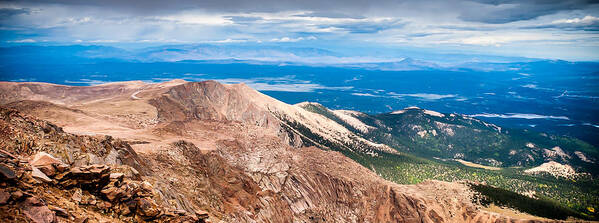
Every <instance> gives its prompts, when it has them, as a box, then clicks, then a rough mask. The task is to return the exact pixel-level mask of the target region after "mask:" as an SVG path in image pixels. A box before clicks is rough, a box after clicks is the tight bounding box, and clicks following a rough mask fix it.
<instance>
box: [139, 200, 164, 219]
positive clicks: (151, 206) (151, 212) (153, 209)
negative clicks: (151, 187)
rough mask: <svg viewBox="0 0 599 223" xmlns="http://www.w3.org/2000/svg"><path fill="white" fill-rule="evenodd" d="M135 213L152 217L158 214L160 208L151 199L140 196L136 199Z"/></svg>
mask: <svg viewBox="0 0 599 223" xmlns="http://www.w3.org/2000/svg"><path fill="white" fill-rule="evenodd" d="M137 214H139V215H140V216H143V217H144V218H154V217H156V216H158V215H159V214H160V209H159V208H158V205H157V204H156V203H155V202H154V201H153V200H152V199H149V198H141V199H139V200H138V201H137Z"/></svg>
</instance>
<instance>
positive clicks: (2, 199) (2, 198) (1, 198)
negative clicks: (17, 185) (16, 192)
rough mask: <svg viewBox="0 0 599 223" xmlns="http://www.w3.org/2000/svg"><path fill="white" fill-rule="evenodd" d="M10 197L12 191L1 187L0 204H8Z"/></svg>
mask: <svg viewBox="0 0 599 223" xmlns="http://www.w3.org/2000/svg"><path fill="white" fill-rule="evenodd" d="M9 199H10V193H8V192H6V191H4V190H3V189H0V204H6V203H7V202H8V200H9Z"/></svg>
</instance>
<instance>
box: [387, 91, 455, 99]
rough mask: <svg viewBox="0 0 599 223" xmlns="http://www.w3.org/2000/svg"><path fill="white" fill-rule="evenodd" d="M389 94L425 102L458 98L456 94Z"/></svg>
mask: <svg viewBox="0 0 599 223" xmlns="http://www.w3.org/2000/svg"><path fill="white" fill-rule="evenodd" d="M389 94H390V95H392V96H394V97H415V98H422V99H425V100H439V99H444V98H455V97H457V96H458V95H456V94H429V93H417V94H397V93H393V92H391V93H389Z"/></svg>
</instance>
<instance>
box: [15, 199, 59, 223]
mask: <svg viewBox="0 0 599 223" xmlns="http://www.w3.org/2000/svg"><path fill="white" fill-rule="evenodd" d="M19 208H20V209H21V210H22V211H23V213H24V214H25V216H27V218H29V220H31V221H32V222H35V223H52V222H54V221H55V220H56V216H55V215H54V212H53V211H51V210H50V209H49V208H48V207H47V206H46V205H45V204H44V203H43V202H42V201H41V200H40V199H39V198H37V197H28V198H27V199H25V200H24V201H23V202H21V203H19Z"/></svg>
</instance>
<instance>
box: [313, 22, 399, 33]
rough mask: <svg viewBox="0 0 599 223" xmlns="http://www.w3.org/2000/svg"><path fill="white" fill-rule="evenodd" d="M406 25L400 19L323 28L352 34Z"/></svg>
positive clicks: (375, 31) (350, 23)
mask: <svg viewBox="0 0 599 223" xmlns="http://www.w3.org/2000/svg"><path fill="white" fill-rule="evenodd" d="M405 25H406V23H405V22H402V21H401V20H399V19H379V20H359V21H351V22H346V23H340V24H332V25H323V26H321V27H322V28H330V27H332V28H337V29H342V30H345V31H347V32H350V33H378V32H380V31H383V30H387V29H395V28H401V27H403V26H405Z"/></svg>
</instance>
